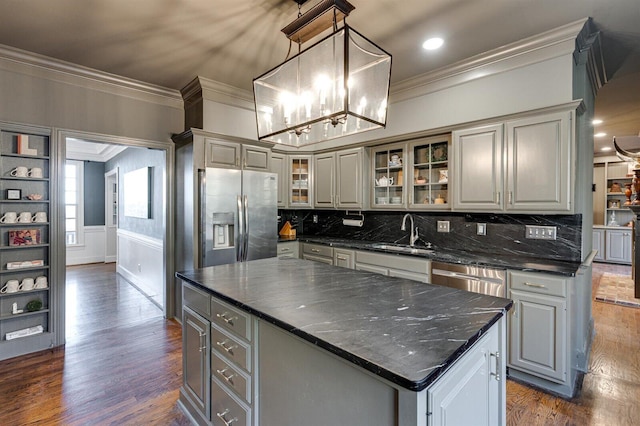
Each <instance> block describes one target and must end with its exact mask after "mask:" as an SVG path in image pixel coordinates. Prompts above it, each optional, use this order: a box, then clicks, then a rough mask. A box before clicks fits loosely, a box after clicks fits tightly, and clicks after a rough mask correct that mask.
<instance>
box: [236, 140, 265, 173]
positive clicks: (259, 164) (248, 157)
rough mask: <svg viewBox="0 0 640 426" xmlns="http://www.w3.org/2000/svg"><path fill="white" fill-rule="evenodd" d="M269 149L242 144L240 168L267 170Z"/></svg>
mask: <svg viewBox="0 0 640 426" xmlns="http://www.w3.org/2000/svg"><path fill="white" fill-rule="evenodd" d="M270 159H271V150H270V149H269V148H263V147H260V146H251V145H242V168H243V169H245V170H258V171H261V172H266V171H269V160H270Z"/></svg>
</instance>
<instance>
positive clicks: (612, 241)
mask: <svg viewBox="0 0 640 426" xmlns="http://www.w3.org/2000/svg"><path fill="white" fill-rule="evenodd" d="M632 238H633V235H632V231H631V229H630V228H629V229H607V230H606V250H605V253H606V255H605V261H607V262H615V263H625V264H631V251H632V250H631V247H632Z"/></svg>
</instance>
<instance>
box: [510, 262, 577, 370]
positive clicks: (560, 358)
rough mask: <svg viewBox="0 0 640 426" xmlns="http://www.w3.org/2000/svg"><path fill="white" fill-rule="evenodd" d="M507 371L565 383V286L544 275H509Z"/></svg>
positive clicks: (566, 366)
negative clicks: (510, 304) (509, 309)
mask: <svg viewBox="0 0 640 426" xmlns="http://www.w3.org/2000/svg"><path fill="white" fill-rule="evenodd" d="M509 281H510V291H509V297H510V298H511V299H513V303H514V306H513V309H512V311H511V315H510V324H509V325H510V336H509V361H508V365H509V367H510V368H511V369H515V370H520V371H523V372H525V373H528V374H531V375H533V376H537V377H541V378H543V379H545V380H549V381H552V382H556V383H566V382H567V381H568V380H569V377H568V375H567V373H568V368H569V366H570V365H569V345H568V342H567V340H568V324H567V322H568V316H567V308H568V306H567V305H568V299H567V292H568V288H567V287H568V282H567V279H562V278H556V277H553V276H549V275H545V274H533V273H525V272H514V271H510V272H509Z"/></svg>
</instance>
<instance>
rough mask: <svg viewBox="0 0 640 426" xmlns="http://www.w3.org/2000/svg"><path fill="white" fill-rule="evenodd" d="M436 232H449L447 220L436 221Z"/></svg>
mask: <svg viewBox="0 0 640 426" xmlns="http://www.w3.org/2000/svg"><path fill="white" fill-rule="evenodd" d="M438 232H449V221H448V220H439V221H438Z"/></svg>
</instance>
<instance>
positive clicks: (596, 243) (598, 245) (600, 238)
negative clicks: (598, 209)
mask: <svg viewBox="0 0 640 426" xmlns="http://www.w3.org/2000/svg"><path fill="white" fill-rule="evenodd" d="M604 232H605V231H604V229H594V230H593V238H592V243H591V246H592V249H593V250H595V251H596V252H597V253H596V255H595V257H594V258H593V260H595V261H604V254H605V253H604V248H605V245H604Z"/></svg>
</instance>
